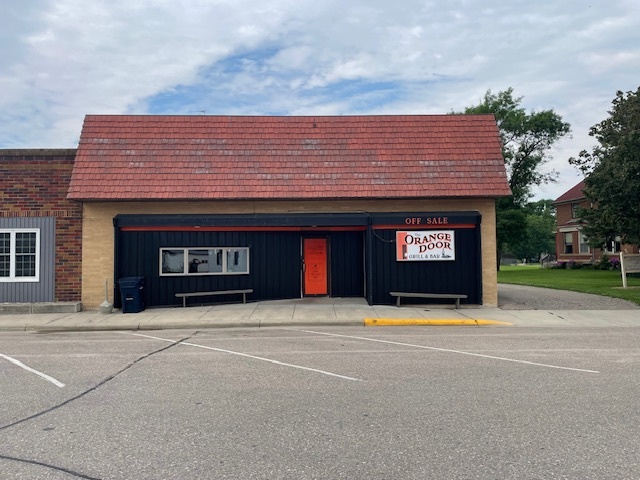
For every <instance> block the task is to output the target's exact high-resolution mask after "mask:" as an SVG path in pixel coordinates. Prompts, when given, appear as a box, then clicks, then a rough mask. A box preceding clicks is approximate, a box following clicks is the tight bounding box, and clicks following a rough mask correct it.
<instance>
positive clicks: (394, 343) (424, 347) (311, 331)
mask: <svg viewBox="0 0 640 480" xmlns="http://www.w3.org/2000/svg"><path fill="white" fill-rule="evenodd" d="M284 330H293V331H296V332H306V333H314V334H317V335H327V336H329V337H342V338H352V339H355V340H366V341H367V342H378V343H389V344H391V345H402V346H403V347H414V348H423V349H425V350H435V351H438V352H448V353H459V354H460V355H470V356H473V357H482V358H491V359H493V360H502V361H505V362H514V363H524V364H526V365H535V366H538V367H547V368H558V369H560V370H572V371H574V372H586V373H600V372H598V371H597V370H585V369H583V368H572V367H561V366H559V365H549V364H547V363H536V362H529V361H527V360H516V359H515V358H505V357H494V356H493V355H483V354H482V353H472V352H464V351H462V350H451V349H448V348H438V347H427V346H424V345H415V344H413V343H402V342H393V341H391V340H379V339H377V338H367V337H356V336H353V335H340V334H339V333H327V332H316V331H313V330H301V329H297V328H287V329H284Z"/></svg>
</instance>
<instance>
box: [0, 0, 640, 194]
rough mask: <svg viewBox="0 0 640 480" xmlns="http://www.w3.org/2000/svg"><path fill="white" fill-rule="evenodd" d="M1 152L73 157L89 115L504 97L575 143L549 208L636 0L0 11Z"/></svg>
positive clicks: (369, 107) (637, 63)
mask: <svg viewBox="0 0 640 480" xmlns="http://www.w3.org/2000/svg"><path fill="white" fill-rule="evenodd" d="M0 7H1V11H2V15H0V59H1V60H2V61H0V148H46V147H68V148H73V147H75V146H76V145H77V141H78V136H79V134H80V130H81V127H82V120H83V118H84V115H86V114H88V113H95V114H98V113H135V114H137V113H152V114H163V113H167V114H191V115H197V114H202V113H203V112H206V114H207V115H215V114H234V115H235V114H237V115H303V114H304V115H308V114H309V115H349V114H431V113H448V112H451V111H452V110H456V111H459V110H462V109H463V108H464V107H465V106H469V105H473V104H476V103H478V102H479V101H480V100H481V98H482V96H483V95H484V93H485V92H486V91H487V90H488V89H491V90H492V91H494V92H497V91H500V90H504V89H506V88H508V87H513V88H514V89H515V94H516V95H517V96H523V97H524V100H523V105H524V107H525V108H526V109H527V110H542V109H549V108H551V109H554V110H556V112H558V113H559V114H561V115H562V116H563V117H564V119H565V120H566V121H568V122H569V123H570V124H571V125H572V136H571V138H567V139H566V140H564V141H563V142H561V144H559V145H558V147H557V148H555V149H554V150H553V151H552V152H550V158H549V164H548V168H549V169H555V170H556V171H558V172H559V173H560V181H559V182H558V183H557V184H555V185H549V186H546V187H543V188H541V189H538V190H536V192H535V194H536V198H556V197H558V196H559V195H560V194H562V193H563V192H564V191H566V190H568V189H569V188H570V187H572V186H573V185H574V184H575V183H577V182H578V181H579V180H580V175H579V173H578V172H577V171H576V170H575V169H574V168H573V167H571V166H570V165H569V164H568V163H567V159H568V158H569V157H570V156H575V155H577V153H578V152H579V151H580V150H582V149H589V148H590V147H591V146H592V145H593V139H592V138H591V137H589V136H588V130H589V128H590V127H591V126H592V125H594V124H595V123H597V122H599V121H601V120H603V119H604V118H605V117H606V115H607V110H608V108H609V106H610V104H611V100H612V99H613V98H614V96H615V93H616V91H617V90H623V91H626V90H635V89H636V88H638V85H639V84H640V77H639V75H638V74H639V73H640V2H638V1H637V0H611V1H608V2H604V1H601V0H591V1H589V0H585V1H578V0H562V1H558V0H536V1H530V0H489V1H487V0H483V1H480V0H448V1H446V2H445V1H431V0H403V1H402V2H389V1H388V0H350V1H349V2H345V1H343V0H340V1H338V0H313V1H311V0H265V1H263V2H255V1H253V0H252V1H248V0H135V1H131V0H126V1H125V0H92V1H90V2H87V1H85V0H20V1H19V2H18V1H14V0H0Z"/></svg>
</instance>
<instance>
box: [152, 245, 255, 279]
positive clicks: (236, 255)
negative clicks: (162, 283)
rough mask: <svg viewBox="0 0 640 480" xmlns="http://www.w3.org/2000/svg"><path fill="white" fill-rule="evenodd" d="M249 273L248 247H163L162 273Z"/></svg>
mask: <svg viewBox="0 0 640 480" xmlns="http://www.w3.org/2000/svg"><path fill="white" fill-rule="evenodd" d="M247 273H249V248H248V247H198V248H180V247H178V248H161V249H160V275H161V276H172V275H173V276H176V275H241V274H247Z"/></svg>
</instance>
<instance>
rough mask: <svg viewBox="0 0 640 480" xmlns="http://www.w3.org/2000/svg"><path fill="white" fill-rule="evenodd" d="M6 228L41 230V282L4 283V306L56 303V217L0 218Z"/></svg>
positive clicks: (1, 297) (0, 296) (0, 297)
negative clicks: (5, 304)
mask: <svg viewBox="0 0 640 480" xmlns="http://www.w3.org/2000/svg"><path fill="white" fill-rule="evenodd" d="M2 228H39V229H40V281H38V282H10V283H7V282H0V303H5V302H6V303H27V302H53V301H54V300H55V251H56V244H55V238H56V222H55V218H53V217H10V218H5V217H0V229H2Z"/></svg>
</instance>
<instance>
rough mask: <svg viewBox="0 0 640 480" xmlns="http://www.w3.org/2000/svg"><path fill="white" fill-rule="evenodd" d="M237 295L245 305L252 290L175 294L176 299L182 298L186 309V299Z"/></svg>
mask: <svg viewBox="0 0 640 480" xmlns="http://www.w3.org/2000/svg"><path fill="white" fill-rule="evenodd" d="M237 293H241V294H242V303H247V293H253V288H246V289H244V290H216V291H214V292H189V293H176V297H178V298H182V306H183V307H186V306H187V298H188V297H208V296H210V295H234V294H237Z"/></svg>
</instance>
